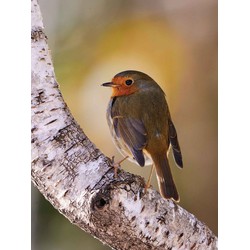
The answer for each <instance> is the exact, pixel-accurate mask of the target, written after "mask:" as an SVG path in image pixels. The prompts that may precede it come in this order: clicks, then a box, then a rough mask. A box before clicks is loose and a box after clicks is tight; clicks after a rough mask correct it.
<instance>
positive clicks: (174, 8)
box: [31, 0, 218, 250]
mask: <svg viewBox="0 0 250 250" xmlns="http://www.w3.org/2000/svg"><path fill="white" fill-rule="evenodd" d="M39 4H40V7H41V11H42V15H43V20H44V25H45V31H46V34H47V36H48V43H49V47H50V50H51V54H52V57H53V62H54V67H55V72H56V77H57V80H58V82H59V84H60V89H61V91H62V94H63V97H64V99H65V101H66V103H67V104H68V106H69V108H70V110H71V112H72V113H73V115H74V117H75V118H76V120H77V121H78V123H79V124H80V125H81V127H82V129H83V130H84V131H85V133H86V134H87V136H88V137H89V138H90V140H92V141H93V142H94V143H95V145H96V146H97V147H98V148H99V149H100V150H101V151H102V152H103V153H104V154H106V155H108V156H110V157H111V156H113V155H115V157H116V159H120V158H121V156H120V155H119V153H118V152H117V150H116V148H115V147H114V145H113V143H112V140H111V136H110V133H109V129H108V126H107V123H106V116H105V115H106V107H107V104H108V101H109V97H110V94H111V92H110V89H107V88H103V87H101V86H100V84H101V83H103V82H107V81H109V80H111V78H112V77H113V76H114V75H115V74H116V73H118V72H120V71H123V70H127V69H135V70H139V71H143V72H145V73H147V74H149V75H150V76H151V77H152V78H154V79H155V80H156V81H157V82H158V84H159V85H160V86H161V87H162V88H163V89H164V91H165V93H166V96H167V100H168V104H169V107H170V111H171V115H172V119H173V121H174V123H175V126H176V128H177V131H178V137H179V142H180V145H181V149H182V154H183V160H184V169H183V170H180V169H177V168H176V167H175V166H174V162H173V160H172V156H171V157H170V164H171V165H172V172H173V175H174V179H175V182H176V185H177V187H178V190H179V193H180V196H181V202H180V205H181V206H183V207H184V208H185V209H186V210H188V211H189V212H191V213H193V214H194V215H195V216H196V217H198V218H199V219H200V220H201V221H203V222H205V223H206V224H207V225H208V226H209V227H210V228H211V229H212V231H213V232H214V233H215V234H217V233H218V225H217V224H218V202H217V198H218V173H217V170H218V164H217V163H218V162H217V158H218V137H217V136H218V134H217V123H218V116H217V113H218V102H217V101H218V96H217V94H218V91H217V90H218V88H217V68H218V67H217V1H215V0H186V1H182V0H158V1H152V0H126V1H124V0H72V1H67V0H53V1H50V0H40V1H39ZM122 167H123V168H124V169H125V170H126V171H129V172H131V173H135V174H139V175H142V176H144V177H145V178H148V174H149V170H150V168H149V167H145V168H140V167H138V166H137V165H134V164H133V163H130V162H125V163H124V164H123V165H122ZM152 185H153V186H154V187H155V188H156V189H157V188H158V187H157V182H156V178H155V176H154V178H153V181H152ZM31 190H32V249H33V250H57V249H60V250H69V249H71V250H80V249H88V250H92V249H93V250H104V249H110V248H109V247H107V246H104V245H103V244H102V243H100V242H99V241H98V240H96V239H94V238H93V237H92V236H90V235H88V234H86V233H84V232H83V231H81V230H80V229H79V228H77V227H76V226H74V225H72V224H71V223H69V221H68V220H66V219H65V218H64V217H63V216H62V215H61V214H59V213H58V212H57V211H56V210H55V209H54V208H53V207H52V206H51V205H50V203H49V202H47V201H46V200H45V199H44V198H43V196H42V195H41V194H40V193H39V192H38V191H37V190H36V189H35V188H34V187H33V185H32V188H31Z"/></svg>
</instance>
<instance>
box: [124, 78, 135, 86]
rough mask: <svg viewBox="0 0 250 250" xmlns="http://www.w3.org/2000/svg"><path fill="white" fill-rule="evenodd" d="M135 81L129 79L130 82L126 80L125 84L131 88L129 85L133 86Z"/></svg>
mask: <svg viewBox="0 0 250 250" xmlns="http://www.w3.org/2000/svg"><path fill="white" fill-rule="evenodd" d="M133 82H134V81H133V80H132V79H128V80H126V81H125V84H126V85H127V86H129V85H131V84H133Z"/></svg>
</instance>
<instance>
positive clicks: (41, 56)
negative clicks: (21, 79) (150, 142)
mask: <svg viewBox="0 0 250 250" xmlns="http://www.w3.org/2000/svg"><path fill="white" fill-rule="evenodd" d="M31 4H32V27H31V48H32V70H31V74H32V170H31V175H32V181H33V183H34V185H35V186H36V187H37V188H38V189H39V190H40V192H41V193H42V194H43V195H44V197H45V198H46V199H47V200H48V201H49V202H50V203H51V204H52V205H53V206H54V207H55V208H56V209H57V210H58V211H59V212H60V213H61V214H63V215H64V216H65V217H66V218H67V219H68V220H69V221H70V222H71V223H74V224H75V225H77V226H78V227H80V228H81V229H82V230H84V231H86V232H88V233H90V234H91V235H92V236H94V237H96V238H97V239H99V240H100V241H102V242H103V243H105V244H107V245H109V246H110V247H111V248H113V249H123V250H124V249H131V250H133V249H140V250H143V249H217V238H216V236H215V235H214V234H213V233H212V232H211V230H210V229H209V228H208V227H207V226H206V225H205V224H204V223H202V222H200V221H199V220H198V219H197V218H195V216H194V215H192V214H190V213H189V212H187V211H186V210H185V209H183V208H182V207H180V206H178V205H176V204H175V203H173V202H172V201H171V200H165V199H163V198H161V196H160V195H159V193H158V192H157V191H155V190H153V189H149V190H148V192H147V193H146V194H144V193H143V192H144V186H145V182H144V180H143V178H142V177H140V176H136V175H132V174H130V173H127V172H125V171H122V170H121V171H119V174H118V177H117V178H114V171H113V168H112V166H111V162H110V159H109V158H107V157H106V156H104V155H103V154H102V153H101V152H100V150H99V149H97V148H96V147H95V145H94V144H93V143H92V142H91V141H90V140H89V139H88V138H87V136H86V135H85V134H84V132H83V131H82V130H81V128H80V126H79V125H78V124H77V122H76V121H75V119H74V118H73V117H72V115H71V113H70V111H69V109H68V107H67V105H66V104H65V102H64V100H63V98H62V95H61V92H60V90H59V88H58V84H57V82H56V78H55V74H54V68H53V64H52V61H51V57H50V53H49V49H48V44H47V37H46V35H45V34H44V27H43V22H42V16H41V12H40V9H39V5H38V3H37V0H32V1H31Z"/></svg>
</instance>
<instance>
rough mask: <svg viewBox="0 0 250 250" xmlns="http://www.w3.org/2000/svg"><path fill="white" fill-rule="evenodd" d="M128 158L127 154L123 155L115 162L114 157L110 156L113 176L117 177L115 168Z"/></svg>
mask: <svg viewBox="0 0 250 250" xmlns="http://www.w3.org/2000/svg"><path fill="white" fill-rule="evenodd" d="M127 158H128V156H126V157H124V158H123V159H122V160H120V161H118V162H115V157H114V156H112V166H113V168H114V173H115V178H117V170H118V168H119V167H121V165H120V164H121V163H122V162H124V161H125V160H126V159H127Z"/></svg>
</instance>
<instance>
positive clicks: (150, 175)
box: [145, 164, 154, 194]
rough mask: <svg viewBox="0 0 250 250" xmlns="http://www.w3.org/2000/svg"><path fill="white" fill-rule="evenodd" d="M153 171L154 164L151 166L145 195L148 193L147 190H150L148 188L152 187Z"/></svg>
mask: <svg viewBox="0 0 250 250" xmlns="http://www.w3.org/2000/svg"><path fill="white" fill-rule="evenodd" d="M153 170H154V164H152V166H151V169H150V174H149V177H148V181H147V183H146V185H145V194H146V193H147V190H148V188H149V187H150V185H151V178H152V175H153Z"/></svg>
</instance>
